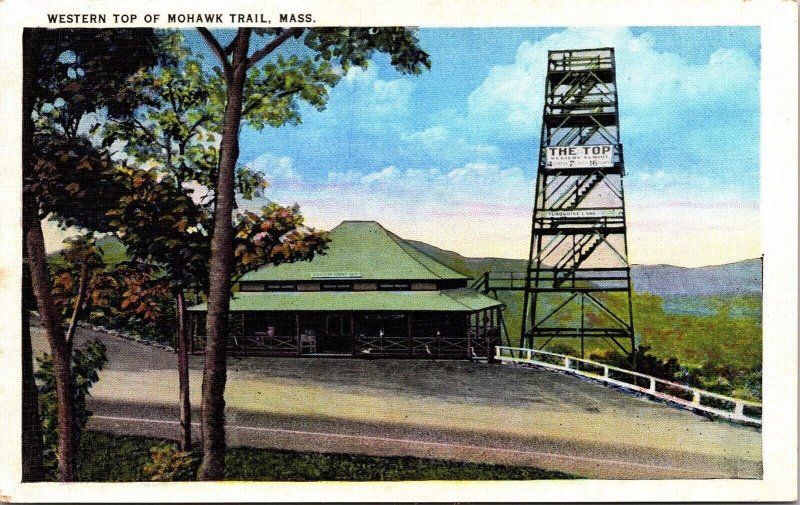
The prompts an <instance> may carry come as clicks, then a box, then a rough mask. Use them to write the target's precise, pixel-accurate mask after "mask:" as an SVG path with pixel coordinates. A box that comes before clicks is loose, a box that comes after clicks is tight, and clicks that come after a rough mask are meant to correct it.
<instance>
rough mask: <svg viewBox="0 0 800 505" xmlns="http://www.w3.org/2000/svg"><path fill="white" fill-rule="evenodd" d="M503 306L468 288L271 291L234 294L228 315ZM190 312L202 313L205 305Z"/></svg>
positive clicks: (472, 308) (428, 309) (443, 309)
mask: <svg viewBox="0 0 800 505" xmlns="http://www.w3.org/2000/svg"><path fill="white" fill-rule="evenodd" d="M501 305H502V303H500V302H498V301H497V300H495V299H493V298H489V297H488V296H486V295H483V294H481V293H478V292H477V291H474V290H471V289H466V288H464V289H448V290H444V291H314V292H297V291H273V292H243V293H236V294H235V295H234V297H233V299H231V308H230V310H231V312H246V311H348V312H349V311H362V310H363V311H375V310H385V311H402V312H409V311H431V312H474V311H478V310H484V309H489V308H492V307H500V306H501ZM189 310H190V311H200V312H204V311H205V310H206V304H200V305H195V306H194V307H191V308H189Z"/></svg>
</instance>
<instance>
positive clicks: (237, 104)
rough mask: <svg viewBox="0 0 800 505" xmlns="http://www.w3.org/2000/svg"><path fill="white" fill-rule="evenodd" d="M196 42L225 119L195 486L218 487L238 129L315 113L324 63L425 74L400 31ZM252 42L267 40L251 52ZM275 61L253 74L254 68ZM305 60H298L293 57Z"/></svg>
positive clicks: (410, 39)
mask: <svg viewBox="0 0 800 505" xmlns="http://www.w3.org/2000/svg"><path fill="white" fill-rule="evenodd" d="M199 31H200V34H201V36H202V37H203V39H204V40H205V41H206V43H207V44H208V46H209V47H210V48H211V51H212V52H213V53H214V54H215V56H216V58H217V60H218V63H219V67H217V68H218V70H217V75H219V76H220V77H221V78H222V80H223V82H224V90H225V98H224V102H223V103H224V112H223V114H222V117H221V120H220V128H221V132H222V138H221V141H220V149H219V163H218V167H217V170H216V173H215V184H214V188H213V189H214V194H215V198H216V202H215V208H214V226H213V234H212V238H211V256H210V260H209V269H210V273H209V295H208V314H207V323H206V324H207V327H206V335H207V339H206V348H205V366H204V370H203V399H202V423H201V426H202V428H201V429H202V438H203V462H202V465H201V467H200V469H199V472H198V478H199V479H200V480H219V479H222V477H223V474H224V456H225V419H224V410H225V398H224V393H225V382H226V376H227V361H226V360H227V355H226V346H227V338H228V310H229V307H230V292H231V283H232V273H233V272H232V265H233V262H232V254H233V250H234V249H233V245H234V244H233V240H234V234H233V230H232V229H231V227H230V226H229V223H230V221H231V216H232V215H233V211H234V207H235V195H234V190H235V177H234V174H235V169H236V163H237V160H238V158H239V130H240V127H241V123H242V122H243V121H244V122H246V123H247V124H249V125H251V126H253V127H255V128H257V129H261V128H263V127H264V125H266V124H269V125H272V126H280V125H282V124H285V123H297V122H299V121H300V115H299V112H298V109H297V103H298V101H300V100H302V101H305V102H307V103H309V104H311V105H313V106H315V107H317V108H318V109H322V108H323V107H324V106H325V103H326V101H327V90H328V89H329V88H330V87H331V86H333V85H335V84H336V82H337V81H338V79H339V74H338V73H337V72H336V71H335V69H334V68H333V65H332V64H331V62H336V63H338V64H339V65H340V67H341V69H342V71H343V72H347V71H348V69H349V68H350V67H351V66H352V65H358V66H361V67H366V66H367V64H368V62H369V59H370V57H371V56H372V54H373V53H375V52H376V51H377V52H382V53H386V54H388V55H389V56H390V58H391V63H392V65H394V67H395V68H396V69H397V70H399V71H400V72H403V73H411V74H417V73H420V72H421V71H422V69H423V68H429V67H430V61H429V58H428V54H427V53H425V52H424V51H423V50H421V49H420V48H419V47H418V41H417V38H416V35H415V33H414V32H413V31H412V30H409V29H406V28H320V29H306V28H290V29H283V28H276V29H255V30H254V29H250V28H240V29H238V30H237V32H236V35H235V36H234V37H233V39H232V40H230V41H228V42H227V43H225V42H222V41H220V40H219V39H218V38H217V37H216V36H215V35H214V34H212V33H211V32H210V31H209V30H208V29H207V28H199ZM253 35H257V36H260V37H263V38H266V42H264V41H262V43H261V44H260V47H258V49H256V50H255V51H252V52H251V50H250V49H251V48H250V44H251V38H252V36H253ZM291 41H296V42H297V43H299V44H302V45H303V46H304V47H297V48H296V49H297V50H296V51H295V52H296V53H297V55H295V56H290V57H288V58H286V57H284V56H282V55H280V56H277V57H276V58H275V59H274V60H273V61H269V62H267V63H266V64H264V65H263V66H261V67H260V68H259V67H258V66H257V65H258V64H259V62H261V61H262V60H263V59H265V58H266V57H267V56H270V55H273V54H275V52H276V50H277V49H278V48H282V49H283V50H282V51H281V53H283V54H285V53H291V52H293V51H292V48H291V47H290V45H289V44H290V43H291ZM309 52H310V53H311V54H312V55H313V56H311V57H305V56H299V55H300V54H308V53H309Z"/></svg>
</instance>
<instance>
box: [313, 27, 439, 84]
mask: <svg viewBox="0 0 800 505" xmlns="http://www.w3.org/2000/svg"><path fill="white" fill-rule="evenodd" d="M303 43H304V44H305V45H306V46H307V47H309V48H311V49H312V50H314V51H315V52H316V55H315V59H316V60H323V61H331V60H333V61H337V62H338V63H339V65H341V67H342V69H343V70H344V71H345V72H347V71H348V70H349V69H350V67H351V66H353V65H355V66H358V67H362V68H366V67H367V65H368V63H369V59H370V58H371V57H372V54H373V53H375V52H380V53H386V54H388V55H389V57H390V59H391V63H392V65H393V66H394V67H395V68H396V69H397V70H398V71H399V72H402V73H404V74H420V73H422V70H423V69H430V68H431V62H430V58H429V57H428V53H426V52H425V51H423V50H422V49H420V47H419V38H418V37H417V33H416V31H415V30H414V29H410V28H403V27H382V28H367V27H349V28H340V27H330V28H315V29H313V30H309V31H308V32H307V33H306V36H305V38H304V39H303Z"/></svg>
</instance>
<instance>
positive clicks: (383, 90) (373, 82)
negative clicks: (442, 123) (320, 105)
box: [337, 65, 414, 124]
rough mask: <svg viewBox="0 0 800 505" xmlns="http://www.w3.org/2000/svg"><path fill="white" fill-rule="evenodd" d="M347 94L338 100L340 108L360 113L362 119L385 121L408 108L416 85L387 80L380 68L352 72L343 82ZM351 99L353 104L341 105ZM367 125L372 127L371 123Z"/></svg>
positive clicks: (402, 80) (374, 66)
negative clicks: (345, 100) (381, 73)
mask: <svg viewBox="0 0 800 505" xmlns="http://www.w3.org/2000/svg"><path fill="white" fill-rule="evenodd" d="M342 81H343V84H344V85H345V88H347V89H346V90H345V91H346V94H345V93H342V96H340V97H339V98H338V99H337V106H338V107H344V106H347V107H350V108H352V109H353V110H354V114H355V110H356V109H358V114H357V116H358V117H376V116H377V117H384V116H387V115H389V114H393V113H396V112H398V111H402V110H404V109H405V108H406V107H407V106H408V102H409V100H410V97H411V93H412V92H413V90H414V84H413V83H412V82H411V80H410V79H403V78H399V79H392V80H388V81H387V80H383V79H380V78H379V77H378V69H377V66H376V65H370V66H369V67H367V68H366V69H362V68H361V67H354V68H351V69H350V71H349V72H348V73H347V74H346V75H345V76H344V77H343V79H342ZM345 98H346V99H347V100H348V101H349V104H346V105H345V104H343V103H341V102H342V101H344V100H343V99H345ZM365 124H370V122H369V121H368V122H367V123H365Z"/></svg>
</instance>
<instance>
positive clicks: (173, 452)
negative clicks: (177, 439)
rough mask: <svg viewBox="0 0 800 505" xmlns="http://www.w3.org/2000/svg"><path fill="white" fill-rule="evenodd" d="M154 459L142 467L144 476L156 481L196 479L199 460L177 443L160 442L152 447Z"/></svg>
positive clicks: (151, 453) (151, 451)
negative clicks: (180, 448) (180, 447)
mask: <svg viewBox="0 0 800 505" xmlns="http://www.w3.org/2000/svg"><path fill="white" fill-rule="evenodd" d="M150 456H151V458H152V460H151V461H150V462H149V463H147V464H146V465H144V466H143V467H142V476H143V477H144V478H145V479H147V480H152V481H156V482H174V481H191V480H194V479H195V475H196V474H197V467H198V464H199V460H198V459H197V458H195V457H193V456H192V455H191V453H189V452H187V451H181V450H179V449H178V447H177V446H176V445H175V444H165V443H162V444H159V445H156V446H154V447H151V448H150Z"/></svg>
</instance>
